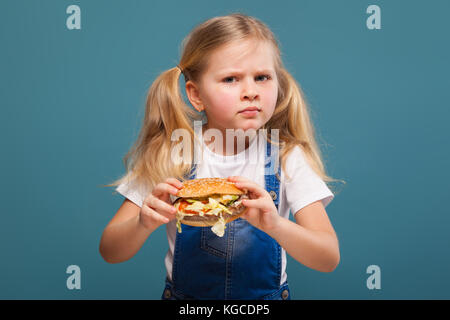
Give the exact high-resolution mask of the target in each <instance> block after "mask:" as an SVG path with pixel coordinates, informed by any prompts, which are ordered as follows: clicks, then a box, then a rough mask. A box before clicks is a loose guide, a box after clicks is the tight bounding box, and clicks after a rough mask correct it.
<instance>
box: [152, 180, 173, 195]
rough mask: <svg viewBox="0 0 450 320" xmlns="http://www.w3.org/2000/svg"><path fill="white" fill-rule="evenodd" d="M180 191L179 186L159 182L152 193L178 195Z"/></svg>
mask: <svg viewBox="0 0 450 320" xmlns="http://www.w3.org/2000/svg"><path fill="white" fill-rule="evenodd" d="M177 193H178V188H176V187H174V186H172V185H170V184H167V183H158V184H157V185H156V187H155V188H154V189H153V191H152V194H153V195H154V196H155V197H161V196H163V195H164V196H166V195H167V194H172V195H174V196H176V195H177Z"/></svg>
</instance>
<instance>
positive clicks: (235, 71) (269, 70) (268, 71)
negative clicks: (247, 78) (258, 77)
mask: <svg viewBox="0 0 450 320" xmlns="http://www.w3.org/2000/svg"><path fill="white" fill-rule="evenodd" d="M255 73H275V70H273V69H258V70H256V72H255ZM228 74H242V71H241V70H238V69H229V70H224V71H221V72H219V73H218V75H219V76H225V75H228Z"/></svg>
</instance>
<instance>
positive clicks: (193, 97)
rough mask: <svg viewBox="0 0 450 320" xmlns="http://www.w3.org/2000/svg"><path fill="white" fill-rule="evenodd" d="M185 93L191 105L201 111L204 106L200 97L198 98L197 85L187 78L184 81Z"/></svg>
mask: <svg viewBox="0 0 450 320" xmlns="http://www.w3.org/2000/svg"><path fill="white" fill-rule="evenodd" d="M186 95H187V97H188V99H189V101H190V102H191V104H192V106H193V107H194V108H195V109H196V110H197V111H198V112H202V111H203V110H204V109H205V108H204V107H203V103H202V99H201V98H200V92H199V90H198V86H197V85H196V84H195V83H194V82H192V81H191V80H189V81H188V82H186Z"/></svg>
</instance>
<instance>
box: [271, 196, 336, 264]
mask: <svg viewBox="0 0 450 320" xmlns="http://www.w3.org/2000/svg"><path fill="white" fill-rule="evenodd" d="M295 220H296V222H297V223H294V222H292V221H290V220H288V219H286V218H283V217H280V216H279V219H278V222H277V223H276V224H275V226H274V227H273V228H272V229H270V230H267V233H268V234H269V235H270V236H271V237H272V238H274V239H275V240H276V241H277V242H278V243H279V244H280V246H282V247H283V248H284V249H285V250H286V252H287V253H288V254H289V255H291V256H292V257H293V258H294V259H295V260H297V261H298V262H300V263H302V264H303V265H305V266H307V267H309V268H312V269H314V270H318V271H322V272H331V271H333V270H334V269H336V267H337V265H338V264H339V260H340V254H339V243H338V239H337V237H336V233H335V232H334V229H333V226H332V225H331V223H330V220H329V219H328V216H327V213H326V211H325V208H324V207H323V205H322V202H321V201H316V202H314V203H311V204H310V205H308V206H306V207H304V208H302V209H300V210H298V211H297V212H296V214H295Z"/></svg>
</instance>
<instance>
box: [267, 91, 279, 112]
mask: <svg viewBox="0 0 450 320" xmlns="http://www.w3.org/2000/svg"><path fill="white" fill-rule="evenodd" d="M277 99H278V87H276V86H275V87H273V88H271V90H268V91H267V94H266V95H265V96H264V105H265V106H266V108H267V109H268V110H272V111H273V110H275V106H276V104H277Z"/></svg>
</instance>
